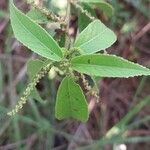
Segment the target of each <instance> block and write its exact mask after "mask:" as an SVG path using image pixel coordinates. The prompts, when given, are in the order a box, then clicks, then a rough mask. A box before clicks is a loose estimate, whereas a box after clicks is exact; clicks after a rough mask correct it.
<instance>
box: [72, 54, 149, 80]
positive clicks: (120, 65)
mask: <svg viewBox="0 0 150 150" xmlns="http://www.w3.org/2000/svg"><path fill="white" fill-rule="evenodd" d="M71 65H72V68H73V69H74V70H76V71H78V72H81V73H85V74H88V75H91V76H100V77H125V78H128V77H133V76H141V75H150V70H149V69H148V68H146V67H143V66H141V65H139V64H134V63H133V62H130V61H128V60H125V59H123V58H121V57H117V56H114V55H105V54H99V55H96V54H95V55H83V56H78V57H75V58H73V59H72V60H71Z"/></svg>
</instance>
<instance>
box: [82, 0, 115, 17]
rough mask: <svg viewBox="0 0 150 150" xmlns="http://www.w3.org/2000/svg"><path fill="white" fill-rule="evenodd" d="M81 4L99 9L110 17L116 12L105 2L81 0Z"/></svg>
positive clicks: (100, 0)
mask: <svg viewBox="0 0 150 150" xmlns="http://www.w3.org/2000/svg"><path fill="white" fill-rule="evenodd" d="M80 2H81V3H88V4H90V5H93V6H95V7H99V8H100V9H101V10H102V11H104V13H105V14H106V15H107V16H108V17H110V16H112V14H113V12H114V9H113V7H112V6H111V5H110V4H109V3H107V2H106V1H104V0H80Z"/></svg>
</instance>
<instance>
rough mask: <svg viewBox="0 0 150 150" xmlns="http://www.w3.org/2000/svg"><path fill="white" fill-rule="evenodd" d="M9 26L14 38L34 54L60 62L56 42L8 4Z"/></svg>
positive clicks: (59, 49) (58, 48)
mask: <svg viewBox="0 0 150 150" xmlns="http://www.w3.org/2000/svg"><path fill="white" fill-rule="evenodd" d="M10 18H11V25H12V28H13V31H14V34H15V37H16V38H17V39H18V40H19V41H20V42H21V43H23V44H24V45H25V46H27V47H28V48H30V49H31V50H32V51H34V52H35V53H37V54H39V55H41V56H43V57H46V58H48V59H51V60H55V61H60V60H61V58H62V52H61V48H60V47H59V46H58V44H57V43H56V41H55V40H54V39H53V38H52V37H51V36H50V35H49V34H48V33H47V32H46V31H45V30H44V29H43V28H42V27H40V26H39V25H38V24H36V23H35V22H34V21H32V20H31V19H30V18H29V17H28V16H26V15H25V14H23V13H22V12H21V11H20V10H18V9H17V8H16V7H15V5H14V4H13V1H12V0H11V2H10Z"/></svg>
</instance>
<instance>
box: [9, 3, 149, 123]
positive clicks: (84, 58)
mask: <svg viewBox="0 0 150 150" xmlns="http://www.w3.org/2000/svg"><path fill="white" fill-rule="evenodd" d="M80 2H81V5H82V4H86V3H88V4H89V5H92V6H93V7H94V6H95V5H97V4H99V6H100V8H103V9H102V10H104V11H105V12H108V9H109V10H110V11H111V9H112V8H111V6H110V5H109V4H108V3H106V2H105V1H98V0H94V1H93V0H92V1H91V0H81V1H80ZM10 18H11V25H12V28H13V31H14V34H15V37H16V38H17V39H18V40H19V41H20V42H21V43H23V44H24V45H25V46H26V47H28V48H29V49H31V50H32V51H33V52H35V53H37V54H38V55H40V56H42V57H44V58H45V59H46V60H45V61H41V60H34V61H33V60H31V61H30V62H29V63H28V74H29V77H30V80H31V83H32V80H33V81H34V80H35V77H36V76H37V74H39V72H41V70H42V68H44V67H45V65H47V64H48V63H50V64H52V65H53V66H55V67H58V68H59V67H60V66H61V67H60V70H62V68H63V71H64V74H65V75H66V76H65V78H64V79H63V81H62V82H61V84H60V86H59V89H58V93H57V99H56V106H55V114H56V118H57V119H59V120H61V119H64V118H74V119H77V120H80V121H83V122H86V121H87V120H88V116H89V113H88V105H87V102H86V99H85V96H84V94H83V91H82V89H81V87H80V86H79V84H77V83H76V81H77V78H76V76H75V71H77V72H79V73H81V74H87V75H89V76H99V77H124V78H128V77H133V76H140V75H150V70H149V69H148V68H146V67H143V66H141V65H139V64H134V63H133V62H129V61H128V60H125V59H123V58H121V57H117V56H115V55H109V54H102V53H101V54H100V53H98V52H100V51H103V50H105V49H107V48H108V47H110V46H111V45H112V44H113V43H114V42H115V41H116V39H117V38H116V35H115V34H114V32H113V31H111V30H110V29H109V28H108V27H106V26H105V25H104V24H103V23H102V22H101V21H100V20H98V19H95V20H94V21H92V22H91V23H90V24H89V25H88V26H87V27H86V28H85V29H84V30H83V31H82V32H81V33H80V34H79V35H77V37H76V39H75V42H74V44H73V46H72V47H70V48H69V49H66V48H63V47H62V48H61V47H60V46H59V45H58V43H57V42H56V41H55V40H54V39H53V37H52V36H51V35H50V34H49V33H48V32H47V31H46V30H45V29H43V28H42V27H41V26H40V25H38V24H37V22H35V21H34V20H33V19H32V18H30V15H29V16H28V15H25V14H23V13H22V12H21V11H20V10H18V9H17V8H16V7H15V5H14V4H13V1H11V2H10ZM48 71H49V70H48ZM31 92H34V95H36V94H37V91H36V89H34V90H33V91H31ZM35 93H36V94H35Z"/></svg>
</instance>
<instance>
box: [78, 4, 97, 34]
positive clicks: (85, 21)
mask: <svg viewBox="0 0 150 150" xmlns="http://www.w3.org/2000/svg"><path fill="white" fill-rule="evenodd" d="M82 7H83V9H84V10H87V11H88V12H89V13H90V14H91V15H92V16H94V17H96V14H95V11H94V9H93V8H91V7H90V6H89V5H88V4H82ZM91 22H92V20H91V19H90V18H89V17H88V16H86V15H85V14H84V13H82V12H81V13H80V15H79V21H78V24H79V32H81V31H83V30H84V29H85V28H86V27H87V26H88V25H89V24H90V23H91Z"/></svg>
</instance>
